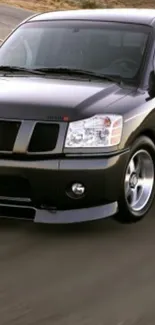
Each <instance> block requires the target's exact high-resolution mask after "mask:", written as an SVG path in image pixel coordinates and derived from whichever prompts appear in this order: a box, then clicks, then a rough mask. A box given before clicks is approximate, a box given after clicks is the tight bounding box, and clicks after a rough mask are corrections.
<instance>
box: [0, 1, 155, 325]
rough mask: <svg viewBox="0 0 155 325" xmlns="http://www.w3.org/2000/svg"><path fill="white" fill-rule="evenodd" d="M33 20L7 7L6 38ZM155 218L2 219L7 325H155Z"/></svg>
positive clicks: (0, 270) (1, 316) (0, 311)
mask: <svg viewBox="0 0 155 325" xmlns="http://www.w3.org/2000/svg"><path fill="white" fill-rule="evenodd" d="M27 14H28V13H26V14H25V13H24V12H23V11H18V10H13V9H9V8H8V7H4V6H3V7H1V6H0V21H1V25H0V31H2V32H1V35H0V37H1V36H4V34H6V32H7V31H8V30H9V29H10V28H12V27H13V26H14V25H15V24H16V23H18V22H19V21H20V20H21V19H23V18H25V15H27ZM4 30H5V31H4ZM154 211H155V207H154V209H153V211H152V213H150V215H149V216H148V217H147V218H146V219H145V220H144V221H142V222H140V223H138V224H136V225H130V226H125V225H119V224H117V223H116V222H115V221H113V220H105V221H102V222H95V223H92V224H87V225H86V224H85V225H79V226H65V227H64V226H45V225H44V226H42V225H37V226H36V225H34V224H32V223H31V222H19V221H18V222H17V221H9V220H8V221H5V220H1V221H0V325H30V324H31V325H154V324H155V216H154Z"/></svg>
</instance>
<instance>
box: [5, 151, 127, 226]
mask: <svg viewBox="0 0 155 325" xmlns="http://www.w3.org/2000/svg"><path fill="white" fill-rule="evenodd" d="M128 156H129V152H128V151H126V152H124V153H119V154H117V155H115V156H111V157H94V158H93V157H92V158H90V157H89V158H86V157H85V158H78V157H76V158H75V157H74V158H73V157H72V158H65V159H48V160H47V159H46V160H35V161H32V160H31V161H23V160H15V159H14V160H8V159H7V160H6V159H0V215H1V216H6V217H14V218H16V217H17V218H19V217H21V218H23V216H25V217H24V219H25V218H26V219H27V218H29V212H30V211H31V213H30V216H31V217H30V218H31V219H33V221H34V222H41V223H62V224H63V223H74V222H83V221H91V220H95V219H101V218H106V217H109V216H111V215H114V214H115V213H116V212H117V210H118V204H117V201H118V199H119V194H120V190H121V186H122V175H123V171H124V170H125V167H126V163H127V160H128ZM74 182H78V183H82V184H83V185H84V186H85V189H86V191H85V194H84V195H83V196H82V197H80V198H78V199H77V198H73V197H72V196H70V195H68V193H69V191H70V188H71V185H72V184H73V183H74ZM18 212H19V213H18Z"/></svg>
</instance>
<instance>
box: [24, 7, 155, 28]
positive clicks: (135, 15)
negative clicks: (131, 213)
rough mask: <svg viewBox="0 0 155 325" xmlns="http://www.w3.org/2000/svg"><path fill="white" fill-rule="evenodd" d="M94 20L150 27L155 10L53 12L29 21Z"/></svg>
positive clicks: (154, 18)
mask: <svg viewBox="0 0 155 325" xmlns="http://www.w3.org/2000/svg"><path fill="white" fill-rule="evenodd" d="M72 19H73V20H94V21H105V22H108V21H109V22H122V23H133V24H134V23H135V24H141V25H149V26H152V25H153V23H154V22H155V9H133V8H132V9H129V8H118V9H116V8H115V9H91V10H87V9H83V10H68V11H54V12H47V13H42V14H37V15H36V16H33V17H31V18H30V19H29V21H44V20H45V21H46V20H72Z"/></svg>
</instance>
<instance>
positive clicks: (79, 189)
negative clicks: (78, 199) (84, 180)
mask: <svg viewBox="0 0 155 325" xmlns="http://www.w3.org/2000/svg"><path fill="white" fill-rule="evenodd" d="M72 192H73V193H74V194H75V195H77V196H80V195H83V194H84V192H85V187H84V186H83V185H82V184H80V183H75V184H73V185H72Z"/></svg>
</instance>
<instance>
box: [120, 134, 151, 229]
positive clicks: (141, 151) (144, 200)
mask: <svg viewBox="0 0 155 325" xmlns="http://www.w3.org/2000/svg"><path fill="white" fill-rule="evenodd" d="M154 157H155V145H154V143H153V142H152V141H151V140H150V139H149V138H147V137H144V136H143V137H140V138H139V139H137V140H136V142H135V143H134V144H133V147H132V149H131V155H130V159H129V161H128V164H127V166H126V169H125V173H124V177H123V184H122V192H121V196H120V199H119V202H118V204H119V214H118V216H117V219H119V221H121V222H128V223H129V222H137V221H139V220H140V219H142V218H143V217H144V216H145V215H146V213H147V212H148V211H149V210H150V208H151V205H152V202H153V198H154V192H155V186H154V185H155V184H154V176H155V165H154V161H153V160H154Z"/></svg>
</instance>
